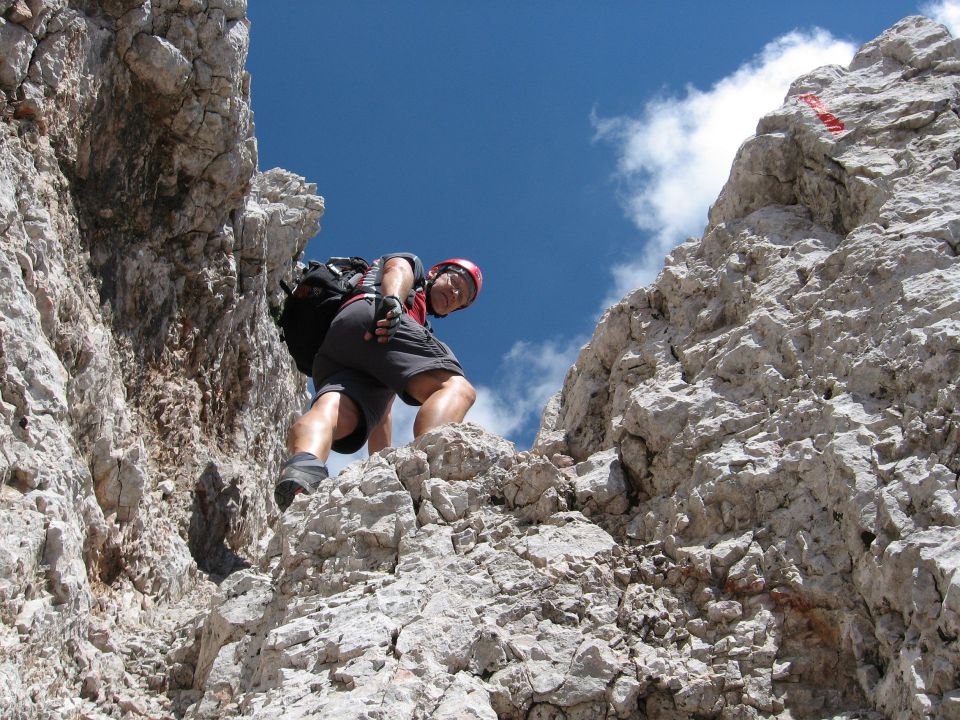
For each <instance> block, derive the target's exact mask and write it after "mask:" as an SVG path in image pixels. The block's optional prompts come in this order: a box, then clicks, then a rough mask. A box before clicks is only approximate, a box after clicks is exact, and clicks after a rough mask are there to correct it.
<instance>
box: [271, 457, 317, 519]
mask: <svg viewBox="0 0 960 720" xmlns="http://www.w3.org/2000/svg"><path fill="white" fill-rule="evenodd" d="M328 477H329V475H328V474H327V469H326V468H325V467H323V466H319V467H311V468H309V469H306V468H303V467H298V466H296V465H287V466H286V467H285V468H283V470H282V471H281V472H280V480H278V481H277V484H276V486H274V488H273V499H274V500H275V501H276V503H277V507H278V508H280V512H284V511H285V510H286V509H287V508H288V507H290V503H292V502H293V499H294V498H295V497H296V496H297V495H299V494H300V493H306V494H307V495H312V494H313V493H315V492H316V491H317V490H319V489H320V486H321V485H322V484H323V481H324V480H326V479H327V478H328Z"/></svg>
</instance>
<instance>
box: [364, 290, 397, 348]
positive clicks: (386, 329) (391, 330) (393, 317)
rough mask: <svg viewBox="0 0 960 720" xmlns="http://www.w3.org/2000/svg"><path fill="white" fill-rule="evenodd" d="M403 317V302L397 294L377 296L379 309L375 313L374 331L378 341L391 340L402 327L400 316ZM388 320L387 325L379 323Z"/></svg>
mask: <svg viewBox="0 0 960 720" xmlns="http://www.w3.org/2000/svg"><path fill="white" fill-rule="evenodd" d="M401 317H403V302H401V300H400V298H398V297H397V296H396V295H387V296H386V297H382V298H377V309H376V312H374V314H373V330H372V331H371V332H373V334H374V335H376V336H377V341H378V342H384V343H385V342H390V340H391V339H393V336H394V335H396V334H397V329H398V328H399V327H400V318H401ZM381 320H386V321H387V324H386V325H379V324H378V323H379V322H380V321H381Z"/></svg>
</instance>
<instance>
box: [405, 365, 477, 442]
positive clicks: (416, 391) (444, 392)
mask: <svg viewBox="0 0 960 720" xmlns="http://www.w3.org/2000/svg"><path fill="white" fill-rule="evenodd" d="M405 389H406V391H407V393H409V394H410V395H412V396H413V397H414V398H416V399H417V400H418V401H419V402H421V403H422V405H421V406H420V411H419V412H418V413H417V419H416V420H415V421H414V423H413V434H414V437H420V436H421V435H423V434H424V433H425V432H427V431H428V430H432V429H433V428H435V427H438V426H440V425H443V424H444V423H450V422H462V421H463V418H464V417H466V415H467V411H468V410H469V409H470V408H471V407H472V406H473V403H474V402H476V400H477V391H476V390H474V389H473V385H471V384H470V383H469V382H468V381H467V379H466V378H465V377H463V376H462V375H454V374H453V373H451V372H448V371H447V370H430V371H429V372H425V373H420V374H419V375H414V376H413V378H411V379H410V382H408V383H407V387H406V388H405Z"/></svg>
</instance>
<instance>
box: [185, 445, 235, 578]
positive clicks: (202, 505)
mask: <svg viewBox="0 0 960 720" xmlns="http://www.w3.org/2000/svg"><path fill="white" fill-rule="evenodd" d="M247 504H248V501H247V498H245V497H243V495H242V494H241V492H240V487H239V478H237V477H233V478H231V479H230V480H226V479H225V478H224V477H223V475H222V474H221V472H220V469H219V468H218V467H217V465H216V463H214V462H210V463H208V464H207V467H206V469H205V470H204V471H203V474H202V475H200V479H199V480H198V481H197V484H196V486H195V487H194V492H193V507H192V514H191V517H190V530H189V534H188V543H189V546H190V554H191V555H193V559H194V560H196V561H197V567H199V568H200V569H201V570H204V571H206V572H208V573H210V574H211V576H212V577H211V580H213V581H214V582H217V583H219V582H220V581H221V580H223V578H225V577H226V576H227V575H229V574H230V573H232V572H234V571H236V570H242V569H243V568H247V567H250V563H249V562H248V561H247V560H246V559H244V558H243V557H241V556H240V555H238V554H237V553H236V552H234V550H233V549H232V548H231V545H232V546H234V547H240V546H241V545H242V543H241V542H240V539H241V537H242V535H243V529H244V528H243V525H244V518H245V517H246V514H247Z"/></svg>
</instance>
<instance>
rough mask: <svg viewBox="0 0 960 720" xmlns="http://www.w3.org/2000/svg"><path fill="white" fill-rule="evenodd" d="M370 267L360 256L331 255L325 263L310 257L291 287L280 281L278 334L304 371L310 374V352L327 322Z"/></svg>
mask: <svg viewBox="0 0 960 720" xmlns="http://www.w3.org/2000/svg"><path fill="white" fill-rule="evenodd" d="M369 267H370V264H369V263H368V262H367V261H366V260H364V259H363V258H360V257H349V258H342V257H334V258H330V259H329V260H327V262H325V263H321V262H317V261H316V260H311V261H310V264H309V265H308V266H307V267H306V268H304V270H303V274H302V275H301V276H300V279H299V281H297V284H296V285H295V286H294V288H293V289H292V290H291V289H290V286H289V285H287V284H286V283H285V282H283V281H282V280H281V281H280V286H281V287H282V288H283V290H284V292H286V294H287V297H286V299H285V300H284V302H283V310H281V312H280V320H279V325H280V336H281V337H282V338H283V341H284V342H285V343H286V344H287V349H289V350H290V354H291V355H292V356H293V360H294V362H295V363H296V364H297V369H298V370H299V371H300V372H302V373H303V374H304V375H307V376H309V375H310V374H311V368H312V367H313V356H314V355H316V354H317V350H319V349H320V345H321V344H322V343H323V338H324V337H326V334H327V329H328V328H329V327H330V323H332V322H333V318H334V316H335V315H336V314H337V311H338V310H339V309H340V306H341V305H343V303H344V301H346V299H347V298H349V297H350V296H351V295H352V294H353V292H354V290H356V289H357V285H359V284H360V280H361V279H363V274H364V273H365V272H366V271H367V269H368V268H369Z"/></svg>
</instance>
